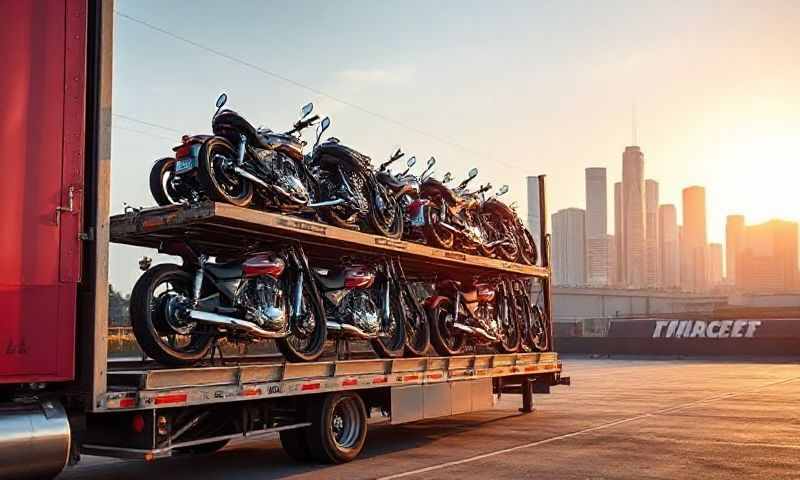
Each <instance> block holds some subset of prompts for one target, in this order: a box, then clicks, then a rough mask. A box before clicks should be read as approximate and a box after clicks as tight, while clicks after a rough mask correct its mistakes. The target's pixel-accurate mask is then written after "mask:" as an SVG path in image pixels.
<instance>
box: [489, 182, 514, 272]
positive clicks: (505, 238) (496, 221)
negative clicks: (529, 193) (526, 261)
mask: <svg viewBox="0 0 800 480" xmlns="http://www.w3.org/2000/svg"><path fill="white" fill-rule="evenodd" d="M507 192H508V185H503V186H502V187H500V189H499V190H498V191H497V193H495V194H494V195H492V196H490V197H489V198H484V200H483V202H482V203H481V207H480V211H481V216H482V217H483V219H484V222H485V225H486V227H487V233H488V237H489V240H490V242H492V243H493V244H494V245H495V252H496V253H497V256H498V257H499V258H501V259H503V260H508V261H509V262H516V261H517V260H518V259H519V257H520V245H519V240H518V238H519V235H518V233H517V224H516V223H515V220H516V214H515V213H514V212H513V211H512V210H511V209H510V208H509V207H508V205H506V204H505V203H503V202H501V201H500V200H499V197H500V196H502V195H504V194H505V193H507Z"/></svg>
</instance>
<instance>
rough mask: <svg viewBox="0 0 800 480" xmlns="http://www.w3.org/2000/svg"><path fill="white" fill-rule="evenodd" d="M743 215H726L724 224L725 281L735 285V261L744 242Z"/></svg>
mask: <svg viewBox="0 0 800 480" xmlns="http://www.w3.org/2000/svg"><path fill="white" fill-rule="evenodd" d="M743 237H744V215H728V218H727V221H726V222H725V279H726V281H727V283H728V284H729V285H735V284H736V282H737V280H736V272H737V268H736V259H737V257H738V256H739V252H740V250H741V247H742V242H743V241H744V238H743Z"/></svg>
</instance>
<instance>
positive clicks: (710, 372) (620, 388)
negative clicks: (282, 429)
mask: <svg viewBox="0 0 800 480" xmlns="http://www.w3.org/2000/svg"><path fill="white" fill-rule="evenodd" d="M564 370H565V375H569V376H570V377H571V378H572V386H569V387H566V386H562V387H555V388H553V390H552V393H551V394H550V395H537V396H536V398H535V403H536V411H535V412H534V413H531V414H521V413H519V412H518V411H517V408H518V407H519V406H520V403H521V400H520V396H518V395H503V396H502V398H501V399H500V400H499V401H498V402H497V405H496V408H495V409H494V410H491V411H486V412H481V413H472V414H466V415H459V416H454V417H448V418H443V419H439V420H428V421H424V422H418V423H414V424H407V425H400V426H389V425H375V426H372V427H371V428H370V431H369V433H368V435H367V446H366V448H365V450H364V452H363V453H362V455H361V457H359V458H358V459H357V460H356V461H353V462H351V463H348V464H344V465H336V466H330V465H301V464H297V463H295V462H294V461H292V460H291V459H290V458H289V457H288V456H287V455H285V454H284V453H283V450H281V448H280V443H279V442H278V441H277V439H276V438H274V437H272V438H260V439H252V440H243V441H238V442H234V443H231V444H230V445H229V446H228V447H226V448H225V449H224V450H222V451H220V452H217V453H215V454H210V455H203V456H192V457H174V458H168V459H164V460H159V461H156V462H154V463H145V462H143V461H123V460H114V459H104V458H98V457H84V459H83V461H82V462H81V463H80V464H79V465H77V466H75V467H70V468H68V469H67V470H66V471H65V472H64V473H63V474H62V475H61V476H60V477H59V479H65V480H66V479H114V480H128V479H161V478H164V479H167V478H168V479H170V480H179V479H192V480H204V479H220V478H225V479H273V478H291V479H309V478H346V479H349V480H355V479H362V478H363V479H366V478H385V479H389V478H408V479H420V478H426V479H465V478H482V479H524V478H539V479H605V478H608V479H682V478H686V479H723V478H726V479H727V478H736V479H749V478H763V479H779V478H795V479H797V478H800V363H798V361H797V360H791V359H790V360H786V359H783V360H774V361H765V360H752V359H739V360H709V359H587V358H569V357H567V358H565V359H564Z"/></svg>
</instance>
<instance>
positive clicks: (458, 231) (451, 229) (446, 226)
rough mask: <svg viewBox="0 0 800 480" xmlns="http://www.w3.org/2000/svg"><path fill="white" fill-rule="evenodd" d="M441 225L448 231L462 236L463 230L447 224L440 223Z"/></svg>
mask: <svg viewBox="0 0 800 480" xmlns="http://www.w3.org/2000/svg"><path fill="white" fill-rule="evenodd" d="M439 225H441V226H442V227H444V228H446V229H448V230H450V231H452V232H455V233H457V234H459V235H461V230H459V229H458V228H456V227H454V226H452V225H450V224H449V223H447V222H439Z"/></svg>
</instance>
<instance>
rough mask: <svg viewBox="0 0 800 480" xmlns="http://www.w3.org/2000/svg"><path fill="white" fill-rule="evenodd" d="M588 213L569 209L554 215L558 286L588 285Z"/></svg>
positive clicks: (555, 273)
mask: <svg viewBox="0 0 800 480" xmlns="http://www.w3.org/2000/svg"><path fill="white" fill-rule="evenodd" d="M585 252H586V213H585V212H584V211H583V210H581V209H580V208H567V209H564V210H559V211H557V212H556V213H554V214H553V244H552V255H553V275H554V277H555V278H554V280H555V283H556V284H558V285H585V284H586V258H585Z"/></svg>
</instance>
